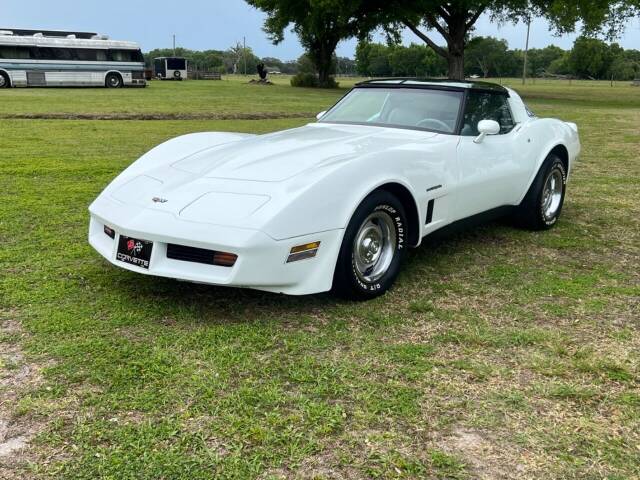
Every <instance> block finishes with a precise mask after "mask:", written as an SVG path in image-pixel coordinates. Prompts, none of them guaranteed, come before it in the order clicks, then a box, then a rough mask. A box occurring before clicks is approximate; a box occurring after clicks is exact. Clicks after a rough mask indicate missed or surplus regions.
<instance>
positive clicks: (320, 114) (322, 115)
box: [316, 110, 327, 120]
mask: <svg viewBox="0 0 640 480" xmlns="http://www.w3.org/2000/svg"><path fill="white" fill-rule="evenodd" d="M325 113H327V111H326V110H323V111H322V112H320V113H319V114H317V115H316V118H317V119H318V120H320V119H321V118H322V117H324V114H325Z"/></svg>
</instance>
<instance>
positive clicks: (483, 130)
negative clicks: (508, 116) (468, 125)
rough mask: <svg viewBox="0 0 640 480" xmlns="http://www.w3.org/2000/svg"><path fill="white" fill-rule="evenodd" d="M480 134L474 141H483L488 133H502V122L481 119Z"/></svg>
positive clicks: (479, 123) (479, 124)
mask: <svg viewBox="0 0 640 480" xmlns="http://www.w3.org/2000/svg"><path fill="white" fill-rule="evenodd" d="M478 132H479V133H480V135H478V136H477V137H476V138H475V139H474V140H473V143H481V142H482V140H484V137H486V136H487V135H497V134H498V133H500V124H499V123H498V122H496V121H495V120H480V121H479V122H478Z"/></svg>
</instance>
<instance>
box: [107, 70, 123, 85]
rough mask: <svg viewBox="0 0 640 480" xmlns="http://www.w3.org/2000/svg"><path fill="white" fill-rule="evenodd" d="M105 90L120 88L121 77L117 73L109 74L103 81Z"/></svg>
mask: <svg viewBox="0 0 640 480" xmlns="http://www.w3.org/2000/svg"><path fill="white" fill-rule="evenodd" d="M105 84H106V86H107V88H120V87H122V84H123V83H122V77H121V76H120V75H118V74H117V73H110V74H109V75H107V78H106V80H105Z"/></svg>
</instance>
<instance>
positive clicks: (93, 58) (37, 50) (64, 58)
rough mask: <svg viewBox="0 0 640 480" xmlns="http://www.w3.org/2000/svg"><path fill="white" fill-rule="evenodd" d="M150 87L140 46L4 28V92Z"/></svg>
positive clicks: (0, 51) (0, 63)
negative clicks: (74, 88)
mask: <svg viewBox="0 0 640 480" xmlns="http://www.w3.org/2000/svg"><path fill="white" fill-rule="evenodd" d="M146 84H147V82H146V80H145V77H144V57H143V56H142V52H141V51H140V47H139V46H138V44H136V43H133V42H122V41H114V40H109V37H106V36H104V35H98V34H95V33H88V32H62V31H46V30H21V29H20V30H18V29H0V88H3V87H5V88H6V87H84V86H86V87H88V86H96V87H98V86H99V87H109V88H119V87H124V86H138V87H144V86H146Z"/></svg>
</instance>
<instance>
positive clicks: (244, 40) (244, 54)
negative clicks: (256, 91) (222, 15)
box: [242, 37, 247, 76]
mask: <svg viewBox="0 0 640 480" xmlns="http://www.w3.org/2000/svg"><path fill="white" fill-rule="evenodd" d="M242 59H243V60H244V74H245V76H246V75H247V37H242Z"/></svg>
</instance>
